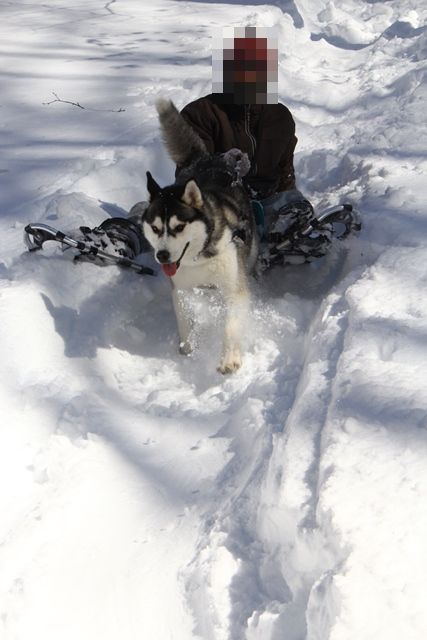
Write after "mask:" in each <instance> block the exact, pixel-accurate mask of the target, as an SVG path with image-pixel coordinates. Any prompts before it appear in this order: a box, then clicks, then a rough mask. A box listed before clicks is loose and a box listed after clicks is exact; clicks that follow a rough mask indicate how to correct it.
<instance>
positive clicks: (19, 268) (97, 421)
mask: <svg viewBox="0 0 427 640" xmlns="http://www.w3.org/2000/svg"><path fill="white" fill-rule="evenodd" d="M0 7H1V10H2V20H1V23H0V33H1V50H2V59H3V62H4V64H3V70H2V72H1V79H2V98H1V107H0V115H1V127H2V134H3V135H2V141H1V145H2V154H1V161H0V181H1V197H2V208H1V235H0V242H1V254H0V260H1V262H0V277H1V281H0V287H1V289H0V296H1V298H0V326H1V329H2V331H1V344H0V349H1V357H0V381H1V391H0V393H1V408H2V420H1V429H0V477H1V483H0V487H1V489H0V513H1V517H0V637H1V638H2V639H3V638H5V640H12V639H13V640H29V639H31V640H38V639H40V640H53V639H54V638H58V637H61V638H62V640H71V639H73V640H75V638H79V639H81V640H89V639H90V640H93V639H94V638H101V637H102V638H104V639H105V640H108V639H110V638H111V639H113V638H114V639H116V638H124V639H125V640H133V639H134V638H135V639H136V638H138V639H139V638H144V639H145V638H150V640H165V639H169V638H170V639H173V640H188V639H189V638H194V639H196V638H198V639H200V640H244V639H246V640H303V639H305V638H306V639H307V640H328V639H330V640H371V639H372V640H374V639H375V640H402V638H405V640H424V639H425V638H426V637H427V614H426V613H425V603H424V600H425V598H424V594H425V582H426V581H425V574H426V570H427V551H426V545H425V540H426V539H427V507H426V500H425V496H426V494H427V392H426V390H425V384H424V377H423V374H424V370H425V362H426V357H427V319H426V316H427V303H426V295H425V289H426V282H427V249H426V245H425V232H426V226H427V225H426V208H425V198H424V187H425V170H426V161H425V132H426V119H425V106H424V100H425V96H426V89H425V82H424V79H425V58H426V52H427V45H426V27H425V18H426V10H425V9H423V7H422V3H421V2H420V1H419V0H399V1H398V0H389V1H387V2H386V1H384V2H380V1H375V0H370V1H366V2H357V1H356V0H343V2H335V0H334V1H330V0H316V1H314V0H294V1H291V0H289V1H286V0H283V1H282V2H281V1H280V0H276V1H275V3H274V6H272V5H264V4H260V3H259V2H255V3H254V4H252V5H243V4H239V3H237V2H232V3H230V4H228V3H210V2H204V3H203V2H187V1H177V0H155V1H154V2H152V3H150V5H149V6H145V5H143V4H142V3H138V2H131V1H130V0H113V1H112V2H108V3H107V4H105V3H103V2H97V1H96V0H86V1H85V2H73V3H71V4H70V3H65V2H63V1H62V0H47V2H45V3H43V4H39V3H33V2H21V1H20V0H18V1H15V2H13V3H12V2H0ZM246 24H248V25H252V24H256V25H260V26H275V27H276V29H277V31H278V34H279V41H280V43H281V52H280V71H279V85H280V87H279V89H280V91H279V95H280V99H281V100H282V101H283V102H284V103H285V104H287V105H288V106H289V108H290V109H291V110H292V112H293V114H294V116H295V119H296V123H297V134H298V137H299V144H298V147H297V151H298V152H297V156H296V166H297V173H298V176H299V186H300V187H301V188H302V189H303V190H304V192H305V193H306V194H307V196H309V197H310V199H311V200H312V201H313V202H314V203H315V204H316V205H317V206H319V207H320V206H326V205H328V204H331V203H334V202H337V201H344V200H347V201H350V202H353V203H354V204H355V205H357V207H358V209H359V211H360V212H361V215H362V219H363V225H364V226H363V230H362V233H361V234H360V236H359V237H358V238H354V239H352V240H351V241H349V242H348V243H347V244H346V245H345V246H341V247H339V248H337V249H336V250H335V251H334V252H333V253H332V254H331V256H329V258H328V259H327V260H324V261H323V262H319V263H318V264H312V265H306V266H300V267H292V268H287V269H286V270H279V271H276V272H274V273H272V274H271V276H270V277H268V278H265V280H264V281H263V282H262V283H261V284H258V285H254V287H253V289H254V292H253V310H252V314H251V317H250V318H249V319H248V326H247V337H246V352H245V360H244V366H243V368H242V369H241V370H240V371H239V372H238V373H237V374H235V375H234V376H229V377H223V376H220V375H219V374H217V373H216V371H215V365H216V361H214V360H213V354H214V353H215V352H216V350H217V348H218V344H219V329H218V327H217V322H216V320H217V319H219V318H220V316H221V309H220V308H219V305H218V303H217V300H216V298H215V296H214V295H213V294H209V295H208V296H206V295H200V294H197V293H195V294H194V296H193V300H192V304H193V305H194V306H195V309H196V310H197V312H198V314H199V316H200V318H201V322H202V330H201V340H200V348H199V349H198V350H197V351H196V352H195V354H194V355H193V356H192V357H190V358H183V357H181V356H179V355H178V354H177V352H176V346H177V345H176V342H177V338H176V329H175V321H174V317H173V312H172V306H171V301H170V294H169V287H168V283H167V281H166V279H165V278H164V277H163V276H161V275H159V277H158V278H151V279H150V278H148V277H141V276H138V275H136V274H134V273H128V272H125V271H119V270H118V269H117V268H116V267H109V268H99V267H96V266H94V265H91V264H79V265H73V263H72V260H71V258H72V256H71V255H70V254H69V253H66V254H62V253H61V252H60V251H59V250H58V249H57V247H46V249H45V250H44V251H43V252H42V253H39V254H37V255H33V254H29V253H26V252H25V249H24V246H23V241H22V233H23V227H24V226H25V224H26V223H27V222H29V221H40V222H46V223H48V224H51V225H54V226H56V227H58V228H62V229H64V230H67V229H72V228H75V227H77V226H78V225H79V224H83V223H85V224H88V225H89V226H94V225H95V224H97V223H99V222H100V221H101V220H103V219H104V218H106V217H107V216H108V215H125V214H126V211H127V210H128V209H129V207H130V206H131V205H132V204H134V203H135V202H136V201H138V200H141V199H144V198H145V197H146V190H145V181H144V176H145V171H146V170H147V169H149V170H150V171H151V172H152V173H153V175H154V176H155V177H156V179H157V180H158V181H159V182H161V183H167V182H169V181H170V180H171V178H172V174H173V166H172V164H171V162H170V161H169V160H168V159H167V157H166V154H165V151H164V149H163V148H162V145H161V143H160V141H159V136H158V125H157V119H156V114H155V110H154V107H153V105H154V100H155V99H156V97H157V96H160V95H162V96H165V97H170V98H172V99H173V100H174V101H175V102H176V104H177V106H179V107H182V106H183V105H184V104H186V103H187V102H189V101H190V100H192V99H194V98H196V97H198V96H200V95H204V94H206V93H209V92H210V88H211V76H210V54H211V35H212V33H213V30H214V29H216V28H218V27H221V26H228V25H236V26H237V25H246ZM423 82H424V84H423ZM53 93H56V94H57V95H58V96H59V97H60V98H61V99H63V100H69V101H73V102H78V103H80V104H81V105H82V106H84V107H85V109H79V108H78V107H75V106H72V105H70V104H63V103H59V102H53V103H52V104H50V105H48V104H44V103H48V102H51V101H52V100H54V96H53ZM119 109H124V111H121V112H119V111H118V110H119ZM144 259H146V258H144Z"/></svg>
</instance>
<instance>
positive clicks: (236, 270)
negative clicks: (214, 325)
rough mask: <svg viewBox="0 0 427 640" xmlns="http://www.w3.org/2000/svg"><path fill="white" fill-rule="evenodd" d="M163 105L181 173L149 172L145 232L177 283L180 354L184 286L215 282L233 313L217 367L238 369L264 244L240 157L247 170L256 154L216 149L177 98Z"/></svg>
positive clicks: (185, 346)
mask: <svg viewBox="0 0 427 640" xmlns="http://www.w3.org/2000/svg"><path fill="white" fill-rule="evenodd" d="M156 108H157V111H158V113H159V119H160V125H161V129H162V134H163V138H164V142H165V144H166V147H167V149H168V152H169V155H170V156H171V158H172V160H173V161H174V162H175V163H176V165H177V167H178V171H179V172H178V177H177V180H176V182H175V184H173V185H170V186H167V187H163V188H162V187H160V186H159V185H158V184H157V183H156V182H155V180H154V179H153V177H152V175H151V174H150V172H147V189H148V192H149V194H150V202H149V205H148V208H147V209H146V211H145V212H144V214H143V219H142V222H143V230H144V235H145V237H146V239H147V240H148V242H149V243H150V244H151V246H152V247H153V249H154V255H155V258H156V260H157V262H159V263H160V265H161V267H162V270H163V272H164V273H165V274H166V275H167V276H169V277H170V279H171V282H172V296H173V303H174V309H175V314H176V318H177V324H178V332H179V339H180V346H179V349H180V352H181V353H183V354H185V355H188V354H189V353H190V352H191V349H192V348H191V344H190V333H191V330H192V326H193V319H192V318H191V317H189V312H188V309H186V306H185V301H184V300H183V292H185V291H186V290H189V289H193V288H194V287H211V286H214V287H217V288H218V289H219V290H220V292H221V294H222V297H223V299H224V302H225V306H226V319H225V328H224V340H223V353H222V358H221V360H220V363H219V366H218V370H219V371H220V372H221V373H231V372H233V371H235V370H236V369H238V368H239V367H240V366H241V363H242V358H241V352H240V335H241V333H242V329H243V327H242V320H243V319H244V318H245V315H246V313H247V311H248V305H249V291H248V284H247V275H248V273H249V272H250V271H251V270H252V269H253V267H254V265H255V262H256V258H257V249H258V244H257V236H256V232H255V223H254V219H253V214H252V208H251V203H250V200H249V197H248V195H247V193H246V191H245V189H244V187H243V186H242V185H241V183H240V182H239V180H236V179H235V178H236V161H237V165H238V166H239V165H240V166H243V167H244V169H243V171H247V169H248V166H249V161H248V159H247V156H246V154H242V152H240V151H239V150H234V151H233V152H228V154H224V155H225V157H221V156H218V155H215V156H213V155H211V154H209V153H208V152H207V151H206V148H205V145H204V143H203V141H202V140H201V139H200V137H199V136H198V135H197V134H196V132H195V131H193V129H192V128H191V127H190V125H188V124H187V123H186V122H185V120H184V118H183V117H182V116H181V114H180V113H179V112H178V111H177V109H176V107H175V106H174V104H173V103H172V102H171V101H169V100H163V99H161V100H158V101H157V103H156ZM230 153H231V156H230ZM230 157H231V160H232V162H231V165H233V164H234V169H233V170H230ZM245 165H247V166H246V168H245ZM237 168H238V167H237ZM237 173H238V172H237ZM240 175H242V173H240ZM184 297H185V296H184Z"/></svg>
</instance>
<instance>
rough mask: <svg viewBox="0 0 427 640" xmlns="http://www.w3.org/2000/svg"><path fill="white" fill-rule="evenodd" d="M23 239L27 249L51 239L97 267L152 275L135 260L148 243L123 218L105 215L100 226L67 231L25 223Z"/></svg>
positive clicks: (39, 245)
mask: <svg viewBox="0 0 427 640" xmlns="http://www.w3.org/2000/svg"><path fill="white" fill-rule="evenodd" d="M24 239H25V243H26V245H27V247H28V249H29V250H30V251H37V250H39V249H42V248H43V244H44V243H45V242H46V241H48V240H54V241H56V242H59V243H60V244H61V245H62V247H63V250H67V249H69V248H72V249H76V250H77V251H78V253H77V255H76V256H75V258H74V260H76V261H78V260H88V261H90V262H95V263H96V264H98V265H100V266H105V265H108V264H116V265H119V266H121V267H127V268H130V269H133V270H134V271H136V272H137V273H141V274H148V275H154V271H153V269H150V268H149V267H145V266H143V265H141V264H139V263H138V262H135V261H134V258H135V257H136V256H137V255H139V254H140V253H142V252H144V251H147V245H148V243H147V241H146V240H145V238H144V236H143V234H142V230H141V228H140V227H139V226H138V225H137V224H135V223H134V222H132V221H131V220H127V219H126V218H107V220H104V222H102V224H100V225H99V227H95V228H94V229H90V228H89V227H84V226H83V227H80V228H79V230H77V231H74V232H70V233H68V234H66V233H63V232H62V231H58V230H57V229H54V228H53V227H50V226H49V225H46V224H41V223H33V224H28V225H27V226H26V227H25V236H24Z"/></svg>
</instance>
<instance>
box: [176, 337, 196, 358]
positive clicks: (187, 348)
mask: <svg viewBox="0 0 427 640" xmlns="http://www.w3.org/2000/svg"><path fill="white" fill-rule="evenodd" d="M192 351H193V347H192V346H191V344H190V343H189V342H188V341H187V340H186V341H185V342H180V343H179V352H180V354H181V355H182V356H189V355H190V353H191V352H192Z"/></svg>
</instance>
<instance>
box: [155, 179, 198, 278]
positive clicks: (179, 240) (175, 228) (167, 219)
mask: <svg viewBox="0 0 427 640" xmlns="http://www.w3.org/2000/svg"><path fill="white" fill-rule="evenodd" d="M147 189H148V192H149V194H150V204H149V206H148V208H147V210H146V212H145V213H144V218H143V229H144V235H145V237H146V238H147V240H148V242H149V243H150V244H151V246H152V247H153V249H154V255H155V258H156V260H157V262H159V263H160V264H161V266H162V270H163V272H164V273H165V274H166V275H168V276H174V275H175V274H176V272H177V270H178V269H179V267H180V265H181V264H187V265H190V264H192V263H194V260H195V258H197V256H198V255H199V254H200V252H201V251H203V249H204V247H205V246H206V244H207V242H208V238H209V232H210V225H209V220H208V218H207V216H206V215H205V213H204V212H203V205H204V202H203V196H202V193H201V191H200V189H199V187H198V186H197V184H196V182H195V181H194V180H189V182H187V184H185V185H172V186H169V187H164V188H163V189H162V188H161V187H160V186H159V185H158V184H157V182H156V181H155V180H154V178H153V177H152V175H151V173H150V172H149V171H147Z"/></svg>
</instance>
